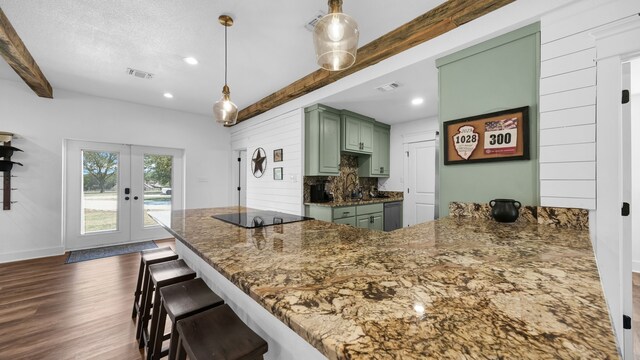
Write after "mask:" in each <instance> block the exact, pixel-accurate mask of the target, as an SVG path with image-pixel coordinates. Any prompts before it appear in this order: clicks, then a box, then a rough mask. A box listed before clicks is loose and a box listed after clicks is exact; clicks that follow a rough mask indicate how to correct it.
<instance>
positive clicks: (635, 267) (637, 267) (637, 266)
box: [631, 261, 640, 273]
mask: <svg viewBox="0 0 640 360" xmlns="http://www.w3.org/2000/svg"><path fill="white" fill-rule="evenodd" d="M631 271H633V272H637V273H640V261H632V262H631Z"/></svg>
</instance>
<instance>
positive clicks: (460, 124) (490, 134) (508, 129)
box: [441, 106, 531, 165]
mask: <svg viewBox="0 0 640 360" xmlns="http://www.w3.org/2000/svg"><path fill="white" fill-rule="evenodd" d="M443 135H444V136H443V138H442V140H441V141H444V164H445V165H456V164H469V163H479V162H493V161H511V160H529V159H530V158H531V157H530V154H529V106H523V107H518V108H513V109H509V110H502V111H496V112H491V113H487V114H482V115H476V116H471V117H467V118H463V119H457V120H451V121H446V122H444V123H443Z"/></svg>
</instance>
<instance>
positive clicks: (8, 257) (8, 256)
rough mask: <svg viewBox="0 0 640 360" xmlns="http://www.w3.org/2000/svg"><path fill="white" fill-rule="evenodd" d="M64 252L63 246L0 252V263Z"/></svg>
mask: <svg viewBox="0 0 640 360" xmlns="http://www.w3.org/2000/svg"><path fill="white" fill-rule="evenodd" d="M62 254H64V247H63V246H56V247H52V248H46V249H37V250H29V251H18V252H13V253H5V254H0V264H2V263H9V262H14V261H21V260H29V259H37V258H42V257H49V256H57V255H62Z"/></svg>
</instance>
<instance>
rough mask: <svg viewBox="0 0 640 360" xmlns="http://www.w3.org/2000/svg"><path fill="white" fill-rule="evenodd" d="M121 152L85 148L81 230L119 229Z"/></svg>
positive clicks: (84, 231) (93, 231) (84, 232)
mask: <svg viewBox="0 0 640 360" xmlns="http://www.w3.org/2000/svg"><path fill="white" fill-rule="evenodd" d="M119 159H120V154H119V153H117V152H108V151H91V150H82V205H81V206H82V219H81V224H82V225H81V233H82V234H89V233H95V232H100V231H115V230H118V198H119V196H118V194H119V192H118V163H119Z"/></svg>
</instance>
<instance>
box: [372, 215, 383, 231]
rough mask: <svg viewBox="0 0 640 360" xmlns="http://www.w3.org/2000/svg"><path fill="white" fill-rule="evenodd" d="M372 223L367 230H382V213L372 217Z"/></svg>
mask: <svg viewBox="0 0 640 360" xmlns="http://www.w3.org/2000/svg"><path fill="white" fill-rule="evenodd" d="M372 217H373V222H372V223H371V224H370V226H369V229H371V230H380V231H383V230H384V220H383V217H382V213H379V214H374V215H372Z"/></svg>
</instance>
